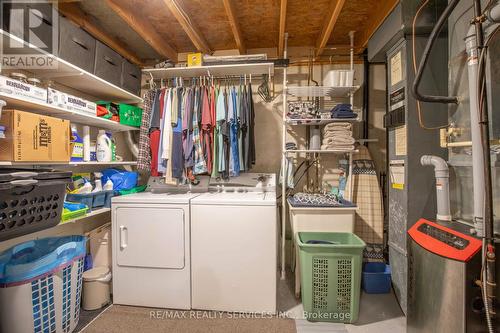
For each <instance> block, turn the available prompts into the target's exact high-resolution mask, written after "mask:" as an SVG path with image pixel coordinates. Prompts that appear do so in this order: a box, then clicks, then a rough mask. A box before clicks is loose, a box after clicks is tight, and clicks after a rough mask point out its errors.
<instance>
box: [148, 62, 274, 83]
mask: <svg viewBox="0 0 500 333" xmlns="http://www.w3.org/2000/svg"><path fill="white" fill-rule="evenodd" d="M142 72H143V74H145V75H146V76H148V77H149V76H150V75H152V76H153V78H154V79H155V80H156V79H167V78H173V77H198V76H206V75H212V76H224V75H245V74H246V75H250V74H252V75H260V74H272V73H273V72H274V63H272V62H266V63H258V64H229V65H213V66H196V67H171V68H151V69H143V70H142Z"/></svg>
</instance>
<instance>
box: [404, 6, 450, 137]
mask: <svg viewBox="0 0 500 333" xmlns="http://www.w3.org/2000/svg"><path fill="white" fill-rule="evenodd" d="M429 1H430V0H425V1H424V2H423V3H422V4H421V5H420V7H419V8H418V9H417V12H416V13H415V16H414V17H413V22H412V54H413V74H414V75H416V74H417V51H416V43H415V39H416V38H415V37H416V32H415V30H416V26H417V19H418V17H419V16H420V13H421V12H422V10H424V8H425V7H426V6H427V4H428V3H429ZM417 115H418V124H419V126H420V127H421V128H423V129H425V130H430V131H432V130H438V129H442V128H448V127H450V124H449V123H448V124H446V125H441V126H434V127H429V126H426V125H425V121H424V117H423V112H422V108H421V105H420V101H419V100H417Z"/></svg>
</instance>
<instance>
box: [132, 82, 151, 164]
mask: <svg viewBox="0 0 500 333" xmlns="http://www.w3.org/2000/svg"><path fill="white" fill-rule="evenodd" d="M155 94H156V91H155V90H148V91H147V92H146V94H144V108H143V111H142V121H141V129H140V132H139V154H138V155H137V169H138V170H145V171H149V170H151V150H150V147H151V144H150V138H149V125H150V117H151V111H152V106H153V101H154V99H155Z"/></svg>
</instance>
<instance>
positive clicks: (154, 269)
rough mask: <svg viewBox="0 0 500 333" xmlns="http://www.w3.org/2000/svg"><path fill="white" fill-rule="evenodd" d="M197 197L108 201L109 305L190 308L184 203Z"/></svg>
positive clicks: (128, 197) (158, 196)
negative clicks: (109, 217) (110, 253)
mask: <svg viewBox="0 0 500 333" xmlns="http://www.w3.org/2000/svg"><path fill="white" fill-rule="evenodd" d="M196 196H197V194H153V193H150V192H144V193H137V194H131V195H125V196H120V197H115V198H113V201H112V220H113V226H112V229H113V230H112V234H113V238H112V244H113V252H112V258H113V302H114V303H115V304H125V305H137V306H147V307H159V308H174V309H190V308H191V270H190V267H191V263H190V206H189V204H190V201H191V199H192V198H194V197H196Z"/></svg>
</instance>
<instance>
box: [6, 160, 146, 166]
mask: <svg viewBox="0 0 500 333" xmlns="http://www.w3.org/2000/svg"><path fill="white" fill-rule="evenodd" d="M16 165H19V166H23V165H57V166H60V167H64V166H99V165H117V166H119V165H137V162H136V161H114V162H95V161H92V162H10V161H0V166H16Z"/></svg>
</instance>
